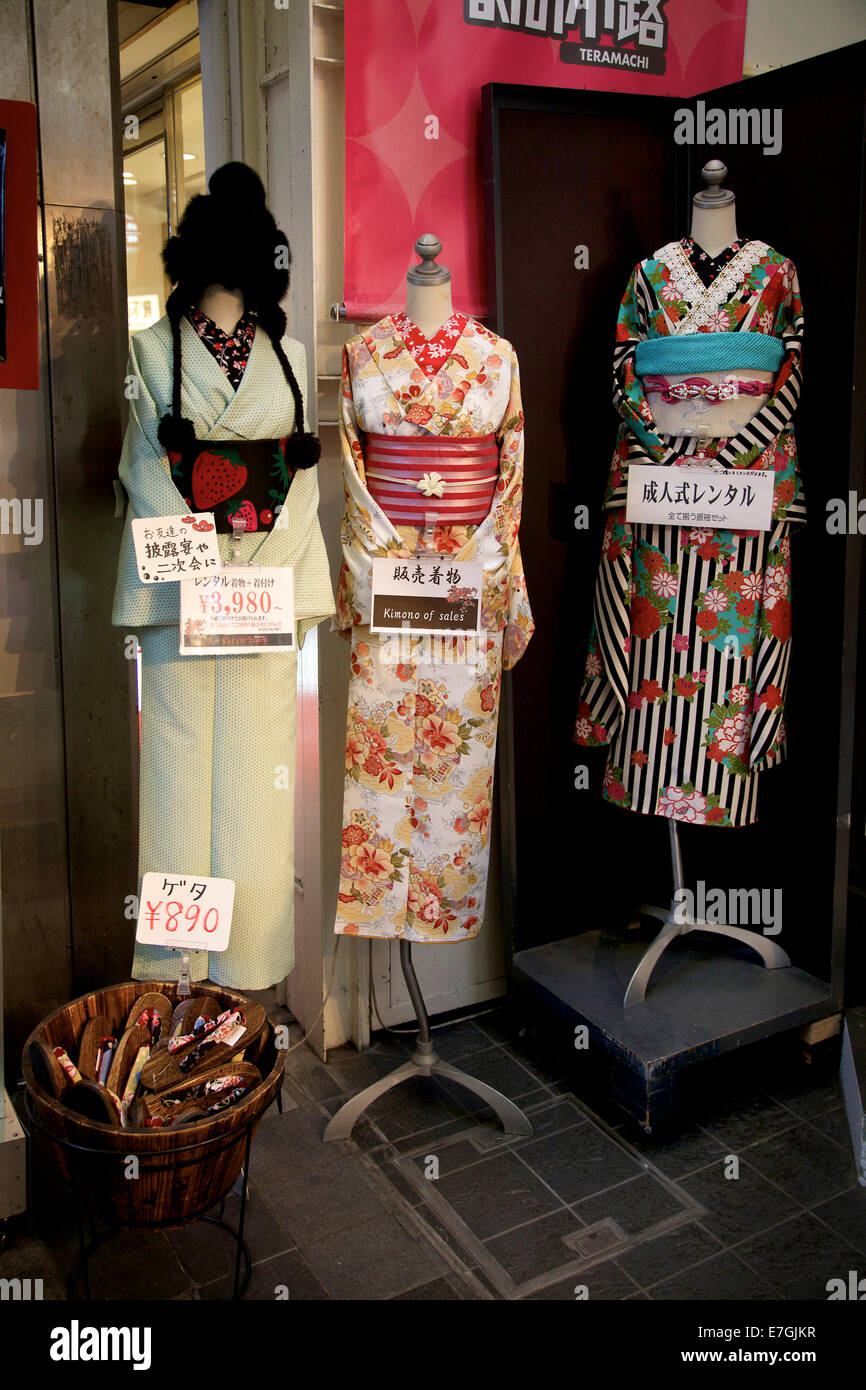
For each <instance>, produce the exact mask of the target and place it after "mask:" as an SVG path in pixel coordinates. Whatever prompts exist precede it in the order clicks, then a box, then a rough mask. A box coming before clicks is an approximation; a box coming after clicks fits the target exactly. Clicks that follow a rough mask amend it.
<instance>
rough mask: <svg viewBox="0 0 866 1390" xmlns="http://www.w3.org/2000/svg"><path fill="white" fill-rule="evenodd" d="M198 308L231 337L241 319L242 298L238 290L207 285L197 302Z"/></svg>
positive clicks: (242, 309)
mask: <svg viewBox="0 0 866 1390" xmlns="http://www.w3.org/2000/svg"><path fill="white" fill-rule="evenodd" d="M198 308H199V310H200V311H201V313H203V314H207V316H208V318H209V319H213V321H214V323H215V324H216V325H217V327H218V328H221V329H222V331H223V333H226V334H228V336H229V337H231V336H232V334H233V333H234V331H235V329H236V328H237V326H238V323H239V322H240V320H241V318H242V317H243V312H244V297H243V295H242V294H241V292H240V290H230V289H227V288H226V286H225V285H208V286H207V287H206V289H205V290H204V292H203V294H202V296H201V298H200V299H199V301H198Z"/></svg>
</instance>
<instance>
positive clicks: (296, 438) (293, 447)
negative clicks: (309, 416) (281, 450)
mask: <svg viewBox="0 0 866 1390" xmlns="http://www.w3.org/2000/svg"><path fill="white" fill-rule="evenodd" d="M321 457H322V446H321V444H320V443H319V437H318V435H315V434H292V435H290V436H289V438H288V439H287V440H286V463H287V464H288V466H289V468H290V469H292V471H294V470H295V469H297V468H315V466H316V464H317V463H318V462H319V459H320V458H321Z"/></svg>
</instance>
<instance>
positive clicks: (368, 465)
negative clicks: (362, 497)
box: [364, 434, 499, 527]
mask: <svg viewBox="0 0 866 1390" xmlns="http://www.w3.org/2000/svg"><path fill="white" fill-rule="evenodd" d="M364 470H365V474H366V486H367V491H368V492H369V494H370V496H371V497H372V498H373V499H374V500H375V501H376V502H377V503H378V504H379V506H380V507H381V508H382V511H383V512H384V513H385V515H386V516H387V518H388V520H389V521H390V522H391V524H392V526H419V527H421V526H423V525H424V523H425V518H426V516H427V515H428V514H429V513H431V512H432V513H434V514H435V516H436V520H437V522H438V524H439V525H442V526H480V525H481V523H482V521H484V519H485V517H487V515H488V514H489V512H490V508H491V506H492V505H493V494H494V492H495V490H496V483H497V479H498V478H499V446H498V444H497V443H496V436H495V434H485V435H482V436H480V437H479V438H477V439H452V438H442V437H440V436H435V437H434V436H432V435H417V436H415V435H394V434H368V435H367V437H366V443H365V445H364Z"/></svg>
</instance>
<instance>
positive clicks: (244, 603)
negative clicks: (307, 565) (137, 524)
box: [180, 565, 295, 656]
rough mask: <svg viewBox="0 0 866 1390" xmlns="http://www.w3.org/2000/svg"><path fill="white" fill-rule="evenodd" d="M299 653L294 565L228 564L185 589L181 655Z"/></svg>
mask: <svg viewBox="0 0 866 1390" xmlns="http://www.w3.org/2000/svg"><path fill="white" fill-rule="evenodd" d="M294 650H295V588H294V572H293V570H292V568H291V566H290V565H287V566H279V567H276V566H274V567H272V568H269V569H264V568H258V567H256V566H255V565H234V566H231V565H226V566H225V567H224V568H223V570H222V572H221V573H220V574H210V575H203V576H196V578H195V579H185V580H184V581H183V583H182V584H181V586H180V654H181V656H207V655H211V656H213V655H216V656H220V655H223V656H224V655H226V654H227V653H235V654H237V653H239V652H243V653H245V654H246V653H249V652H257V651H267V652H273V651H283V652H292V651H294Z"/></svg>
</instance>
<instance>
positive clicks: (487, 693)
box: [481, 685, 496, 714]
mask: <svg viewBox="0 0 866 1390" xmlns="http://www.w3.org/2000/svg"><path fill="white" fill-rule="evenodd" d="M495 705H496V696H495V695H494V693H493V686H492V685H488V686H486V687H485V688H484V690H482V692H481V708H482V709H483V710H485V711H486V712H487V713H488V714H489V713H490V711H491V710H493V709H494V708H495Z"/></svg>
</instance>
